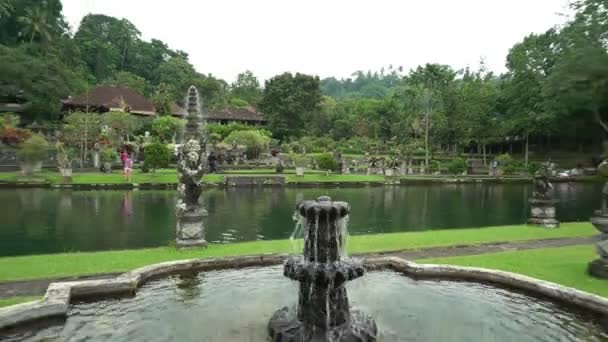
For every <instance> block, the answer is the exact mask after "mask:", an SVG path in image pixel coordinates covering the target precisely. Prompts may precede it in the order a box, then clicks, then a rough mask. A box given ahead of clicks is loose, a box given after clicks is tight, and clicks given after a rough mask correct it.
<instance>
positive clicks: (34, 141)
mask: <svg viewBox="0 0 608 342" xmlns="http://www.w3.org/2000/svg"><path fill="white" fill-rule="evenodd" d="M48 151H49V143H48V142H47V141H46V139H45V138H44V136H42V135H40V134H34V135H32V136H31V137H30V138H29V139H27V140H25V141H24V142H23V143H22V144H21V145H20V146H19V151H17V159H18V160H19V166H20V167H21V172H22V173H23V174H27V175H29V174H31V173H32V172H35V171H40V170H41V168H42V162H43V161H44V159H46V157H47V155H48Z"/></svg>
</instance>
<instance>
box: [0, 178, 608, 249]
mask: <svg viewBox="0 0 608 342" xmlns="http://www.w3.org/2000/svg"><path fill="white" fill-rule="evenodd" d="M555 186H556V197H557V198H558V199H559V200H560V203H559V205H558V219H559V220H561V221H587V220H588V219H589V217H590V216H591V214H592V213H593V210H594V209H596V208H597V207H599V205H600V197H601V184H570V185H569V184H556V185H555ZM531 192H532V187H531V186H528V185H481V184H466V185H451V184H449V185H446V184H442V185H440V184H437V185H416V186H396V187H365V188H234V189H210V190H206V191H205V192H204V193H203V196H202V197H203V200H204V203H205V206H206V208H207V210H208V211H209V217H208V218H207V221H206V232H207V233H206V235H207V240H208V241H210V242H218V243H231V242H235V241H251V240H272V239H285V238H288V237H289V236H290V234H291V232H292V230H293V228H294V222H293V220H292V214H293V211H294V208H295V205H296V203H297V202H298V201H300V200H303V199H314V198H317V197H319V196H321V195H329V196H331V197H332V198H333V199H334V200H340V201H347V202H349V203H350V205H351V207H352V214H351V218H350V223H349V232H350V233H351V234H375V233H389V232H404V231H420V230H430V229H457V228H463V227H483V226H491V225H506V224H521V223H524V222H525V220H526V218H527V214H528V206H527V199H528V197H529V196H530V195H531ZM176 200H177V198H176V192H175V191H170V190H162V191H156V190H145V191H125V190H121V191H113V190H102V191H69V190H49V189H18V190H6V189H3V190H0V217H1V220H0V256H9V255H27V254H44V253H59V252H66V251H98V250H110V249H128V248H143V247H156V246H164V245H168V244H169V243H170V241H172V240H173V239H174V238H175V215H174V206H175V202H176Z"/></svg>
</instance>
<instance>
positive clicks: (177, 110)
mask: <svg viewBox="0 0 608 342" xmlns="http://www.w3.org/2000/svg"><path fill="white" fill-rule="evenodd" d="M171 114H172V115H173V116H178V117H185V116H186V115H187V114H188V112H186V110H185V109H184V108H182V107H180V106H179V105H178V104H177V103H172V104H171Z"/></svg>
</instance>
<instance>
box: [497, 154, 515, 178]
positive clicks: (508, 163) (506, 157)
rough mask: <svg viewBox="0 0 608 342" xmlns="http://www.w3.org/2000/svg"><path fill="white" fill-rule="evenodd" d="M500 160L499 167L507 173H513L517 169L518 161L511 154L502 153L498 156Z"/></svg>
mask: <svg viewBox="0 0 608 342" xmlns="http://www.w3.org/2000/svg"><path fill="white" fill-rule="evenodd" d="M496 159H497V160H498V168H500V169H502V170H503V171H504V173H505V174H508V175H509V174H513V173H514V172H515V171H517V162H516V161H515V159H513V157H511V155H510V154H501V155H500V156H498V158H496Z"/></svg>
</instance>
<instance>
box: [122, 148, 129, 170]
mask: <svg viewBox="0 0 608 342" xmlns="http://www.w3.org/2000/svg"><path fill="white" fill-rule="evenodd" d="M127 157H128V154H127V151H126V150H125V148H124V147H123V149H122V150H121V151H120V163H121V164H122V168H123V169H124V168H125V160H127Z"/></svg>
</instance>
